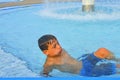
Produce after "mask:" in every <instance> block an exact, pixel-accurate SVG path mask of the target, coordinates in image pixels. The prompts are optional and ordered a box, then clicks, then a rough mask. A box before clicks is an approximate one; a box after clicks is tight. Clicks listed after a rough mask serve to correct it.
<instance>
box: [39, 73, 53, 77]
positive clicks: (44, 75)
mask: <svg viewBox="0 0 120 80" xmlns="http://www.w3.org/2000/svg"><path fill="white" fill-rule="evenodd" d="M40 76H43V77H52V76H51V75H49V74H48V73H40Z"/></svg>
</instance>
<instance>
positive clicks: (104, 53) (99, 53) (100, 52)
mask: <svg viewBox="0 0 120 80" xmlns="http://www.w3.org/2000/svg"><path fill="white" fill-rule="evenodd" d="M94 55H95V56H96V57H98V58H102V59H104V58H107V57H108V56H109V55H111V52H110V51H109V50H107V49H106V48H99V49H98V50H97V51H96V52H95V53H94Z"/></svg>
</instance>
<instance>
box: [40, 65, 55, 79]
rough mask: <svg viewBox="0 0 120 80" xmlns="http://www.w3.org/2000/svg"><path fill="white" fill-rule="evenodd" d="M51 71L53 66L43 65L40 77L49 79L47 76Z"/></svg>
mask: <svg viewBox="0 0 120 80" xmlns="http://www.w3.org/2000/svg"><path fill="white" fill-rule="evenodd" d="M52 70H53V66H52V65H50V64H45V65H44V69H43V71H42V76H45V77H51V75H49V73H50V72H51V71H52Z"/></svg>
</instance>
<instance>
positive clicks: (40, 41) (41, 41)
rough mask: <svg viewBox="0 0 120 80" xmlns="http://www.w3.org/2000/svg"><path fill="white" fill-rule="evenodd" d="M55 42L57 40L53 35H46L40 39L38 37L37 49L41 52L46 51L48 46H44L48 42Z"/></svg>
mask: <svg viewBox="0 0 120 80" xmlns="http://www.w3.org/2000/svg"><path fill="white" fill-rule="evenodd" d="M53 39H55V40H57V38H56V37H55V36H53V35H50V34H47V35H43V36H42V37H40V38H39V39H38V46H39V48H40V49H41V50H42V51H43V50H47V49H48V45H47V44H46V43H47V42H48V41H49V40H53Z"/></svg>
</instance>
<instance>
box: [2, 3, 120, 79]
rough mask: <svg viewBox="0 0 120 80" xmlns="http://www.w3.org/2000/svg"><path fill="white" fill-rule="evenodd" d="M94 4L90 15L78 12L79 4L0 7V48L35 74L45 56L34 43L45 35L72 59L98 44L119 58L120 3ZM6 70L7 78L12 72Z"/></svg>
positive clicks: (55, 74)
mask: <svg viewBox="0 0 120 80" xmlns="http://www.w3.org/2000/svg"><path fill="white" fill-rule="evenodd" d="M96 4H97V5H96V8H95V9H96V11H95V12H93V13H90V14H87V13H83V12H81V3H56V4H49V5H46V4H40V5H32V6H30V7H24V6H21V7H19V6H17V7H8V8H1V9H0V25H1V26H0V46H1V50H3V51H4V52H6V54H8V53H10V54H12V55H13V56H15V57H17V58H18V59H20V60H22V61H24V62H25V63H26V64H25V66H27V68H28V70H31V71H32V72H33V73H36V74H39V72H40V71H41V70H42V65H43V64H44V61H45V58H46V56H45V55H44V54H43V53H42V52H41V51H40V50H39V48H38V44H37V40H38V38H39V37H41V36H42V35H44V34H53V35H55V36H56V37H57V38H58V40H59V42H60V44H61V46H62V47H63V48H65V49H66V51H68V52H69V54H70V55H71V56H73V57H74V58H77V57H78V56H81V55H82V54H85V53H91V52H94V51H95V50H97V49H98V48H100V47H106V48H108V49H109V50H111V51H112V52H113V53H114V54H115V55H116V56H117V57H120V55H119V50H120V44H119V43H120V37H119V34H120V27H119V26H120V15H119V14H120V6H119V5H120V4H119V3H116V4H115V5H114V4H111V3H109V4H107V5H104V4H102V5H101V4H99V3H96ZM48 6H49V7H48ZM5 65H7V64H5ZM11 69H12V68H11ZM1 70H2V68H0V71H1ZM5 71H7V70H5ZM16 72H17V71H16ZM7 73H8V74H6V75H7V76H9V77H10V76H11V74H10V75H9V72H7ZM21 74H22V73H21ZM51 74H52V75H53V76H58V77H59V76H78V75H73V74H68V73H62V72H59V71H57V70H54V71H53V72H52V73H51ZM15 75H17V74H15ZM0 76H1V77H5V75H4V76H2V75H0ZM113 76H119V75H112V77H113Z"/></svg>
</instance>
